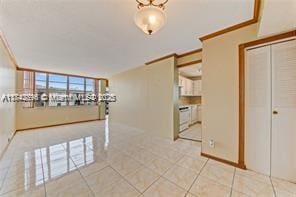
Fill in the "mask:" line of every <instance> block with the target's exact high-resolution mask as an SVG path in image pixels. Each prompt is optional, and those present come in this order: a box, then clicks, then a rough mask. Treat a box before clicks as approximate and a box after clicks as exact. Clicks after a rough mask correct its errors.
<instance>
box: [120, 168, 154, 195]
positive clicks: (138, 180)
mask: <svg viewBox="0 0 296 197" xmlns="http://www.w3.org/2000/svg"><path fill="white" fill-rule="evenodd" d="M125 178H126V179H127V180H128V181H129V182H130V183H131V184H132V185H133V186H134V187H135V188H137V189H138V190H139V191H140V192H144V191H145V190H146V189H147V188H148V187H149V186H150V185H151V184H152V183H154V182H155V181H156V180H157V179H158V178H159V175H158V174H156V173H155V172H153V171H152V170H150V169H149V168H147V167H145V166H142V167H140V168H139V169H138V170H137V171H136V172H134V173H131V174H129V175H128V176H126V177H125Z"/></svg>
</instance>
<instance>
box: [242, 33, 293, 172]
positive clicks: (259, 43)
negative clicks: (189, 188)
mask: <svg viewBox="0 0 296 197" xmlns="http://www.w3.org/2000/svg"><path fill="white" fill-rule="evenodd" d="M293 39H296V30H293V31H289V32H286V33H282V34H278V35H274V36H270V37H266V38H262V39H259V40H255V41H251V42H247V43H243V44H240V45H239V120H238V121H239V131H238V132H239V135H238V136H239V143H238V145H239V147H238V150H239V151H238V167H239V168H242V169H246V165H245V115H246V114H245V71H246V70H245V66H246V57H245V56H246V50H247V49H248V48H254V47H260V46H264V45H270V44H273V43H277V42H283V41H287V40H293Z"/></svg>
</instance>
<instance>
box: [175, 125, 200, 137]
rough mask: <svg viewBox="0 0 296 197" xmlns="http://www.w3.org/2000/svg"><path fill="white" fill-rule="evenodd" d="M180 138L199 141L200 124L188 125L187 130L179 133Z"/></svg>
mask: <svg viewBox="0 0 296 197" xmlns="http://www.w3.org/2000/svg"><path fill="white" fill-rule="evenodd" d="M179 137H180V138H184V139H190V140H196V141H201V124H200V123H196V124H194V125H192V126H190V127H189V128H188V129H187V130H185V131H182V132H181V133H179Z"/></svg>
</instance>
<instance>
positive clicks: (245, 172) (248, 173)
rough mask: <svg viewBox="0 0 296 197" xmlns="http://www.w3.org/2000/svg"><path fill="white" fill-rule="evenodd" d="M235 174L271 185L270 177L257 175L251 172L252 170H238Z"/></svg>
mask: <svg viewBox="0 0 296 197" xmlns="http://www.w3.org/2000/svg"><path fill="white" fill-rule="evenodd" d="M235 174H239V175H243V176H246V177H249V178H251V179H254V180H257V181H260V182H264V183H266V184H269V183H270V178H269V176H267V175H264V174H260V173H257V172H254V171H251V170H243V169H239V168H236V170H235Z"/></svg>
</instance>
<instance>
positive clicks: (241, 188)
mask: <svg viewBox="0 0 296 197" xmlns="http://www.w3.org/2000/svg"><path fill="white" fill-rule="evenodd" d="M233 189H234V190H235V191H238V192H241V193H244V194H247V195H250V196H270V197H272V196H274V191H273V188H272V185H271V183H269V184H267V183H265V182H260V181H257V180H254V179H251V178H249V177H246V176H242V175H239V174H235V178H234V183H233Z"/></svg>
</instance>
